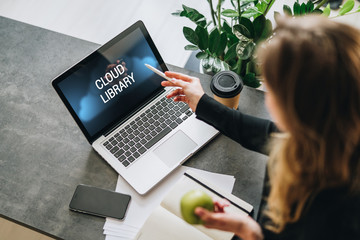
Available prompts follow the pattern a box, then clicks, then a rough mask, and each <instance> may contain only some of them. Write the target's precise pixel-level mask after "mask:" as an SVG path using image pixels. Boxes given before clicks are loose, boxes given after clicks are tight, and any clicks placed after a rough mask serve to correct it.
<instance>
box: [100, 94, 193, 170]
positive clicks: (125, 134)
mask: <svg viewBox="0 0 360 240" xmlns="http://www.w3.org/2000/svg"><path fill="white" fill-rule="evenodd" d="M192 114H193V112H192V111H191V109H190V108H189V106H188V105H187V104H185V103H183V102H177V103H175V102H174V101H173V100H172V99H167V98H166V97H164V98H162V99H161V100H159V101H158V102H157V103H156V104H154V105H153V106H151V107H150V108H149V109H147V110H146V111H145V112H144V113H142V114H141V115H140V116H139V117H137V118H136V119H135V120H133V121H132V122H131V123H129V124H128V125H127V126H126V127H125V128H123V129H121V130H120V131H118V132H117V133H116V134H115V135H113V136H112V137H111V138H109V140H107V141H105V142H104V143H103V145H104V146H105V147H106V149H107V150H108V151H110V153H112V154H113V155H114V156H115V157H116V158H117V159H118V160H119V161H120V162H121V163H122V164H123V165H124V166H125V167H128V166H129V165H130V164H131V163H133V162H134V161H135V160H136V159H137V158H139V157H140V156H141V155H143V154H144V153H145V152H146V151H147V150H148V149H150V148H151V147H152V146H153V145H155V143H157V142H158V141H160V139H162V138H163V137H164V136H165V135H167V134H168V133H169V132H171V130H172V129H174V128H176V127H177V126H178V125H179V124H181V123H182V122H183V121H185V120H186V119H187V118H188V117H190V116H191V115H192Z"/></svg>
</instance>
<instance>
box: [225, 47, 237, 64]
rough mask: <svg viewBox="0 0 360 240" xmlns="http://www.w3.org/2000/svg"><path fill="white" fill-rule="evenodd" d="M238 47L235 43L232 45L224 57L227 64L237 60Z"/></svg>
mask: <svg viewBox="0 0 360 240" xmlns="http://www.w3.org/2000/svg"><path fill="white" fill-rule="evenodd" d="M236 46H237V43H234V44H233V45H231V47H229V48H228V50H227V52H226V53H225V56H224V61H225V62H229V61H230V60H232V59H234V58H236Z"/></svg>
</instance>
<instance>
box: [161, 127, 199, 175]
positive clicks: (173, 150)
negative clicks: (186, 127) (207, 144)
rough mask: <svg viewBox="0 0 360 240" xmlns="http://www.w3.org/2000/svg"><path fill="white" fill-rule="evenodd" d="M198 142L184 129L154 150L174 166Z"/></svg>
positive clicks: (162, 159) (167, 163)
mask: <svg viewBox="0 0 360 240" xmlns="http://www.w3.org/2000/svg"><path fill="white" fill-rule="evenodd" d="M196 146H197V144H196V143H195V142H194V141H193V140H191V138H189V137H188V136H187V135H186V134H185V133H184V132H183V131H181V130H179V131H177V132H176V133H175V134H174V135H172V136H171V137H170V138H169V139H167V140H166V141H165V142H163V143H162V144H161V145H160V146H159V147H157V148H156V149H155V150H154V153H155V155H156V156H157V157H159V158H160V159H161V161H163V162H164V163H165V164H166V165H167V166H168V167H170V168H172V167H173V166H174V165H176V164H178V163H179V161H181V160H183V159H184V158H186V157H187V156H188V155H189V154H190V153H191V152H192V150H194V149H195V147H196Z"/></svg>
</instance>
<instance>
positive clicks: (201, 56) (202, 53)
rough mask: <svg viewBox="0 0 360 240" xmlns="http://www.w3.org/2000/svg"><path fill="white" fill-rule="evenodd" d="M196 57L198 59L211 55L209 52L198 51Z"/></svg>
mask: <svg viewBox="0 0 360 240" xmlns="http://www.w3.org/2000/svg"><path fill="white" fill-rule="evenodd" d="M195 57H196V58H197V59H205V58H208V57H209V54H207V53H206V52H198V53H197V54H196V55H195Z"/></svg>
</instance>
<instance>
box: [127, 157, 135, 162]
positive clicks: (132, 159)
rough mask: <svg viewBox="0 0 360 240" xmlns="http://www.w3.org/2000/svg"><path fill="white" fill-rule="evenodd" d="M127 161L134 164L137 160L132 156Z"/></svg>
mask: <svg viewBox="0 0 360 240" xmlns="http://www.w3.org/2000/svg"><path fill="white" fill-rule="evenodd" d="M127 160H128V161H129V162H131V163H132V162H133V161H134V160H135V158H134V157H133V156H130V157H128V159H127Z"/></svg>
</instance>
